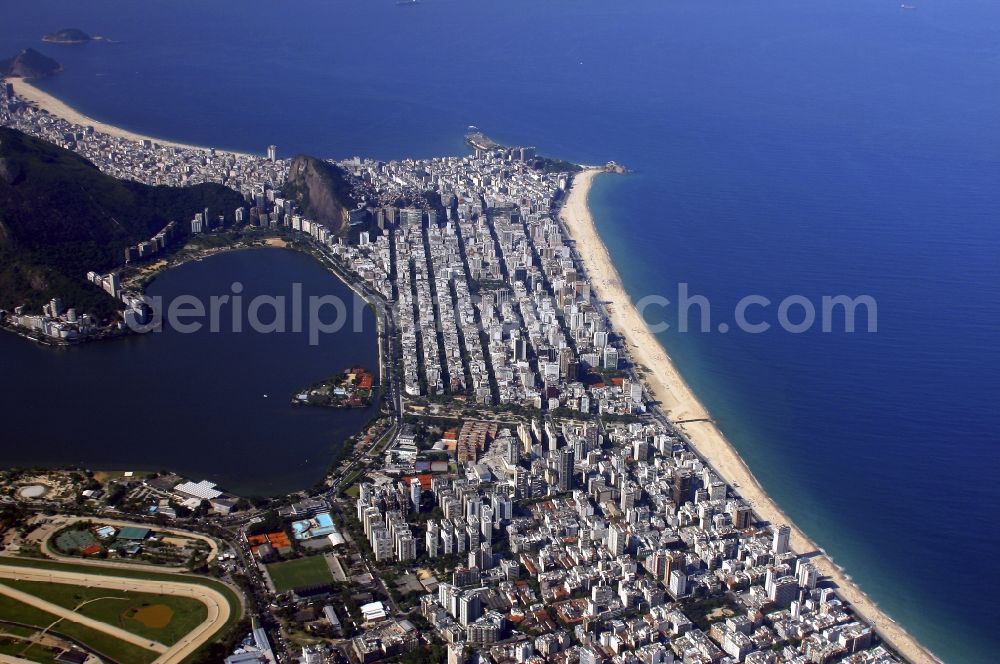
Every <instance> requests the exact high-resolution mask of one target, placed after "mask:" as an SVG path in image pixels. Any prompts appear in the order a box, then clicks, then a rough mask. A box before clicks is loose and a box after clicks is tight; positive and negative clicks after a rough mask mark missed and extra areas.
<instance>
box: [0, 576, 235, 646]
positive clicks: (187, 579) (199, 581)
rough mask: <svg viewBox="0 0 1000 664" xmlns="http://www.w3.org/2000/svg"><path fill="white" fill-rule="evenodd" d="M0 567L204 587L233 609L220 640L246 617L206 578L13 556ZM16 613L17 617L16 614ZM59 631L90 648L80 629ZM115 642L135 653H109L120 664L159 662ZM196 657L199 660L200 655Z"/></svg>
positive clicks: (225, 589) (223, 588)
mask: <svg viewBox="0 0 1000 664" xmlns="http://www.w3.org/2000/svg"><path fill="white" fill-rule="evenodd" d="M0 565H6V566H11V567H30V568H33V569H57V570H65V571H69V572H80V573H83V574H93V575H97V576H115V577H120V578H126V579H148V580H153V581H170V582H178V581H180V582H182V583H191V584H196V585H200V586H205V587H207V588H211V589H213V590H216V591H218V592H220V593H222V595H223V597H225V598H226V601H227V602H228V603H229V608H230V613H229V619H228V620H227V621H226V622H225V624H223V625H222V626H220V627H219V630H218V632H217V633H216V636H221V635H223V634H225V633H226V631H227V630H230V629H232V628H233V626H234V625H236V623H237V622H239V620H240V618H241V617H242V616H243V604H242V602H241V600H240V597H239V596H238V595H237V594H236V593H235V592H234V591H233V589H232V588H230V587H229V586H227V585H226V584H224V583H221V582H219V581H217V580H215V579H211V578H208V577H206V576H200V575H197V574H172V573H168V572H155V571H151V570H150V571H146V570H144V569H125V568H121V567H99V566H94V565H83V564H79V563H64V562H57V561H54V560H44V559H39V558H24V557H14V556H11V557H6V556H4V557H0ZM3 599H4V598H2V597H0V602H2V601H3ZM15 604H17V605H18V606H21V607H23V608H25V609H27V608H30V607H24V606H23V605H21V604H19V603H16V602H15ZM199 604H200V602H199ZM14 613H15V615H16V611H15V612H14ZM43 613H44V612H43ZM0 614H2V611H0ZM46 615H47V614H46ZM52 619H53V620H54V619H55V618H54V617H53V618H52ZM0 620H10V621H13V622H26V621H24V620H20V621H19V620H17V619H16V618H13V617H9V618H8V617H3V616H2V615H0ZM50 622H51V620H50ZM46 624H48V623H46ZM64 625H71V628H68V629H62V627H63V626H64ZM58 627H59V629H57V630H56V631H58V632H62V633H64V634H66V635H68V636H74V638H78V640H79V641H81V642H83V643H88V644H89V643H90V641H87V640H85V639H83V638H79V637H76V636H75V634H74V633H73V632H72V631H71V629H75V628H77V627H80V626H77V625H73V624H72V623H67V622H65V621H64V622H61V623H59V626H58ZM80 629H85V628H83V627H80ZM96 636H97V637H98V638H108V637H105V636H104V635H103V634H100V633H98V634H97V635H96ZM113 641H114V642H115V643H118V644H121V646H122V647H123V648H125V649H131V650H132V651H134V653H133V654H131V655H129V654H125V655H122V654H121V650H120V649H119V650H116V651H114V652H106V654H107V655H108V656H110V657H112V658H113V659H116V660H118V661H120V662H129V664H131V662H136V663H137V664H143V663H144V662H148V661H152V660H153V659H155V658H156V654H155V653H153V652H150V651H146V650H144V649H142V648H136V647H135V646H133V645H131V644H129V643H123V642H122V641H119V640H118V639H113ZM94 647H95V649H98V650H99V649H100V648H98V647H97V646H94ZM207 647H208V646H207V645H206V646H203V647H202V649H200V650H199V652H201V650H204V649H205V648H207ZM115 652H117V653H118V654H117V655H116V654H115ZM195 656H197V654H196V655H195ZM192 658H193V657H192ZM192 658H189V659H192Z"/></svg>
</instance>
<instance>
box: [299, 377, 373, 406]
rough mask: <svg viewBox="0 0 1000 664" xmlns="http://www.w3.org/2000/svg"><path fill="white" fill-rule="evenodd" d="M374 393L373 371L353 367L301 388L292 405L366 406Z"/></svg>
mask: <svg viewBox="0 0 1000 664" xmlns="http://www.w3.org/2000/svg"><path fill="white" fill-rule="evenodd" d="M374 393H375V378H374V377H373V376H372V373H371V372H370V371H368V370H367V369H363V368H361V367H351V368H350V369H344V370H343V371H341V372H340V373H338V374H336V375H334V376H331V377H330V378H327V379H326V380H323V381H320V382H318V383H315V384H313V385H311V386H309V387H307V388H306V389H304V390H301V391H300V392H298V393H297V394H296V395H295V396H293V397H292V405H295V406H321V407H324V408H364V407H366V406H368V405H369V404H370V403H371V402H372V396H373V395H374Z"/></svg>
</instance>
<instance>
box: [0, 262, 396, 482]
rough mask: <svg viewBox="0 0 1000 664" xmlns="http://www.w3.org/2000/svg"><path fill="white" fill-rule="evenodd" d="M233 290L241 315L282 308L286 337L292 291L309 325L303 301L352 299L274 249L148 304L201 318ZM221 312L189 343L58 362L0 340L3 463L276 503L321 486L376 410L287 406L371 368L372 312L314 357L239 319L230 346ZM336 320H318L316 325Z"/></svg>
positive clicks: (326, 341) (50, 354)
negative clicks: (198, 307)
mask: <svg viewBox="0 0 1000 664" xmlns="http://www.w3.org/2000/svg"><path fill="white" fill-rule="evenodd" d="M234 282H239V283H240V284H242V286H243V290H242V293H241V296H242V297H243V298H244V300H243V301H244V302H245V303H249V302H251V301H252V299H253V298H255V297H257V296H260V295H267V296H273V297H284V298H287V300H286V305H285V313H286V321H287V324H286V326H285V329H287V330H291V329H292V325H291V319H290V316H291V311H292V310H291V297H292V290H291V284H293V283H299V284H301V285H302V296H303V298H304V300H303V301H304V302H305V303H306V311H308V302H309V300H308V298H309V297H310V296H313V295H315V296H323V295H327V294H331V295H335V296H337V297H340V298H342V299H343V300H344V302H347V303H350V302H351V301H352V298H353V293H352V291H351V290H350V289H348V288H347V287H346V286H344V285H343V284H342V283H341V282H340V281H338V280H337V279H336V278H335V277H333V276H332V275H331V274H329V273H328V272H326V271H325V270H324V269H323V268H322V267H320V265H319V264H318V263H317V262H316V261H315V260H313V259H312V258H311V257H309V256H306V255H304V254H299V253H295V252H293V251H290V250H281V249H250V250H246V251H238V252H232V253H227V254H221V255H217V256H213V257H212V258H209V259H206V260H203V261H200V262H195V263H187V264H185V265H182V266H180V267H178V268H175V269H173V270H170V271H168V272H165V273H163V274H162V275H160V276H159V277H158V278H157V279H156V280H155V281H153V283H152V284H150V287H149V289H148V294H149V295H151V296H153V297H156V296H160V297H162V298H163V301H164V302H167V303H169V302H171V301H173V299H174V298H177V297H181V296H193V297H194V298H197V299H198V300H199V301H201V302H203V303H206V306H207V303H208V302H210V298H211V297H213V296H222V295H230V296H232V294H233V289H232V284H233V283H234ZM241 309H243V310H244V311H246V307H241ZM352 309H353V307H349V308H348V311H351V310H352ZM220 312H222V313H223V314H224V315H223V316H220V319H219V320H220V324H219V326H218V329H219V330H220V332H219V333H214V332H212V331H211V330H210V329H209V327H208V326H207V324H206V326H205V327H203V329H202V330H201V331H199V332H196V333H193V334H188V333H185V334H181V333H180V332H178V331H176V330H174V329H172V328H170V327H169V325H168V326H167V327H166V329H165V330H164V331H163V332H162V333H148V334H145V335H135V336H132V337H129V338H126V339H122V340H117V341H109V342H107V343H98V344H90V345H87V346H81V347H73V348H69V349H51V348H46V347H42V346H38V345H36V344H32V343H29V342H27V341H25V340H23V339H21V338H20V337H17V336H15V335H12V334H0V358H3V360H2V361H3V365H4V388H3V392H2V393H3V401H2V405H0V413H2V414H3V434H2V436H3V442H4V444H3V446H2V448H0V463H2V464H3V465H4V466H33V465H39V464H44V465H50V466H51V465H70V466H80V467H85V468H94V469H123V470H130V469H131V470H161V469H169V470H174V471H177V472H179V473H182V474H185V475H188V476H191V477H194V478H201V477H205V478H208V479H211V480H213V481H215V482H217V483H218V484H219V485H220V486H222V487H223V488H225V489H228V490H231V491H235V492H237V493H241V494H243V495H255V494H256V495H269V494H281V493H287V492H289V491H294V490H298V489H304V488H306V487H308V486H310V485H311V484H312V483H314V482H316V481H318V480H320V479H321V478H322V477H323V475H324V473H325V472H326V469H327V467H328V466H329V463H330V459H331V457H332V456H333V452H334V451H335V450H336V449H337V448H338V446H339V445H340V444H341V443H342V442H343V440H344V439H345V438H347V437H348V436H351V435H353V434H355V433H357V432H358V431H359V429H360V428H361V427H362V426H363V425H364V424H365V422H367V421H368V420H369V419H370V418H371V417H372V416H373V415H374V407H372V408H369V409H364V410H362V409H357V410H345V411H333V410H327V409H322V408H307V407H294V406H292V405H291V403H290V400H291V397H292V395H293V394H295V392H296V391H297V390H299V389H301V388H303V387H306V386H307V385H309V384H311V383H314V382H317V381H319V380H322V379H324V378H327V377H329V376H332V375H334V374H336V373H337V372H339V371H341V370H342V369H344V368H345V367H348V366H355V365H361V366H367V367H370V368H371V369H373V370H374V369H375V368H376V367H377V366H378V350H377V348H376V334H375V320H374V317H373V315H372V313H371V311H370V310H369V309H367V308H363V307H362V308H360V312H361V314H360V317H359V318H360V320H359V322H360V324H361V325H360V328H359V331H357V332H355V331H354V325H353V323H352V324H350V325H348V326H347V327H345V329H343V330H342V331H340V332H337V333H336V334H334V335H330V336H325V337H321V338H320V339H319V344H318V345H311V344H310V343H309V338H308V335H307V334H305V333H302V334H296V333H293V332H291V331H289V332H286V333H278V332H274V333H254V332H251V331H249V330H250V327H249V320H250V318H249V314H248V313H247V314H246V315H245V316H244V318H243V320H244V321H246V322H244V324H243V329H244V330H245V331H244V332H242V333H236V332H234V331H233V329H234V328H233V326H232V325H231V321H232V309H231V308H230V307H229V306H224V307H222V308H220ZM259 318H260V320H261V321H263V322H271V321H273V320H274V315H273V309H272V308H270V307H267V306H265V307H262V308H261V309H260V315H259ZM333 318H334V314H333V312H332V311H331V310H327V311H324V312H323V319H324V320H327V321H332V320H333ZM194 320H195V319H193V318H192V319H185V320H182V321H181V322H182V323H184V324H186V323H189V322H194Z"/></svg>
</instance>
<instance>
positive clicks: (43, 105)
mask: <svg viewBox="0 0 1000 664" xmlns="http://www.w3.org/2000/svg"><path fill="white" fill-rule="evenodd" d="M5 80H6V81H7V82H8V83H10V84H11V85H12V86H14V93H15V94H16V95H17V96H18V97H21V98H22V99H24V100H26V101H28V102H29V103H32V104H34V105H35V106H37V107H38V108H40V109H41V110H43V111H46V112H47V113H49V114H51V115H55V116H58V117H60V118H62V119H64V120H66V121H68V122H72V123H73V124H78V125H83V126H91V127H93V128H94V131H96V132H100V133H102V134H107V135H109V136H114V137H116V138H124V139H126V140H129V141H152V142H153V143H157V144H159V145H163V146H165V147H171V148H179V149H181V150H215V151H216V152H219V153H223V154H231V155H234V156H237V157H249V156H251V155H249V154H248V153H246V152H236V151H234V150H223V149H221V148H211V147H206V146H203V145H190V144H188V143H178V142H177V141H168V140H164V139H162V138H157V137H155V136H146V135H143V134H138V133H136V132H134V131H128V130H127V129H122V128H121V127H116V126H115V125H111V124H108V123H106V122H101V121H100V120H95V119H93V118H92V117H90V116H88V115H84V114H83V113H81V112H80V111H78V110H76V109H75V108H73V107H72V106H70V105H69V104H67V103H66V102H64V101H62V100H61V99H59V98H57V97H54V96H52V95H50V94H49V93H48V92H45V91H44V90H42V89H41V88H38V87H36V86H34V85H32V84H31V82H29V81H27V80H25V79H23V78H13V77H12V78H8V79H5Z"/></svg>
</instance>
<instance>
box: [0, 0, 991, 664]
mask: <svg viewBox="0 0 1000 664" xmlns="http://www.w3.org/2000/svg"><path fill="white" fill-rule="evenodd" d="M911 4H916V5H917V9H915V10H912V11H903V10H901V8H900V6H899V2H898V1H897V2H893V1H889V0H884V1H883V0H844V1H842V2H836V3H831V2H820V1H817V0H806V1H802V0H775V1H774V2H768V3H739V2H734V1H729V0H723V1H720V2H704V1H703V0H637V1H636V2H631V3H627V4H625V3H611V2H606V1H603V0H577V1H572V2H571V1H570V0H554V1H552V2H545V3H537V2H529V1H528V0H511V1H509V2H506V3H495V2H486V1H485V0H424V1H423V2H422V3H421V4H420V5H419V6H417V7H397V6H395V4H394V2H392V0H385V1H384V2H383V1H381V0H379V1H371V2H359V1H354V0H351V1H346V0H335V1H333V2H319V1H309V0H307V1H305V2H301V3H297V4H296V5H295V8H294V9H290V8H288V7H284V6H276V5H274V4H273V3H266V2H263V1H261V0H249V1H248V2H239V3H237V2H235V1H232V0H227V1H221V2H215V3H195V2H190V1H189V2H170V3H167V2H152V3H145V4H143V5H142V7H141V8H140V7H138V6H137V5H135V4H134V3H130V2H126V1H124V0H122V1H120V2H105V1H99V2H92V3H87V5H86V6H83V5H79V4H78V3H74V2H69V1H68V0H67V1H58V2H50V3H45V4H44V5H43V4H38V5H34V6H28V7H23V8H19V11H18V12H17V14H16V15H15V16H5V19H6V20H5V21H4V22H3V23H2V24H0V48H2V50H3V52H6V51H14V50H16V49H17V48H21V47H23V46H24V45H27V44H29V43H34V44H35V46H36V47H38V48H39V49H40V50H42V51H44V52H46V53H48V54H50V55H53V56H55V57H57V58H58V59H59V60H60V61H62V62H63V63H64V64H65V65H66V71H65V72H64V73H63V74H61V75H59V76H58V77H55V78H52V79H50V80H48V81H45V82H44V83H43V86H44V87H45V88H46V89H47V90H49V91H51V92H53V93H54V94H57V95H59V96H60V97H62V98H64V99H65V100H67V101H69V102H70V103H72V104H74V105H77V106H78V107H79V108H80V109H81V110H83V111H84V112H86V113H89V114H92V115H94V116H96V117H98V118H101V119H103V120H108V121H112V122H115V123H118V124H121V125H122V126H125V127H127V128H130V129H135V130H139V131H144V132H148V133H152V134H156V135H163V136H165V137H169V138H174V139H178V140H184V141H191V142H205V143H212V144H216V145H221V146H225V147H232V148H240V149H245V150H258V151H261V150H263V146H264V145H266V144H268V143H271V142H274V143H277V144H278V145H279V149H280V150H281V151H282V152H284V153H285V154H291V153H294V152H297V151H307V152H310V153H313V154H319V155H331V156H349V155H354V154H362V155H370V156H375V157H379V158H398V157H405V156H421V157H427V156H433V155H436V154H442V153H459V152H462V151H463V150H464V148H463V146H462V142H461V135H462V132H463V131H464V130H465V128H466V126H467V125H469V124H476V125H478V126H480V127H481V128H483V129H484V130H486V131H488V132H489V133H490V134H492V135H493V136H494V137H495V138H497V139H498V140H501V141H505V142H512V143H530V144H537V145H538V146H539V148H540V149H541V151H542V152H543V153H547V154H553V155H557V156H560V157H565V158H569V159H574V160H578V161H583V162H600V161H604V160H607V159H616V160H619V161H621V162H623V163H625V164H627V165H628V166H630V167H631V168H632V169H633V173H631V174H630V175H628V176H624V177H612V176H607V177H602V178H601V179H599V180H598V182H597V184H596V185H595V188H594V190H593V194H592V205H593V207H594V210H595V216H596V219H597V224H598V227H599V229H600V231H601V234H602V236H603V237H604V239H605V241H606V242H607V244H608V246H609V250H610V251H611V253H612V256H613V257H614V259H615V261H616V263H617V265H618V267H619V269H620V271H621V272H622V276H623V279H624V280H625V283H626V286H627V287H628V289H629V291H630V292H631V293H632V294H633V296H634V297H635V298H639V297H642V296H643V295H648V294H665V295H667V296H668V297H671V298H673V297H674V295H675V294H676V288H677V284H678V282H685V283H688V284H690V289H691V291H692V292H693V293H698V294H703V295H705V296H707V297H708V298H709V299H710V300H711V304H712V311H713V320H717V321H729V322H731V320H732V312H733V309H734V306H735V304H736V302H737V301H738V300H739V299H740V298H741V297H743V296H745V295H748V294H761V295H764V296H767V297H769V298H771V299H772V300H773V301H775V302H777V301H779V300H781V299H782V298H784V297H786V296H788V295H791V294H801V295H804V296H806V297H807V298H809V299H810V300H816V299H817V298H819V297H821V296H822V295H836V294H846V295H851V296H854V295H859V294H869V295H872V296H873V297H875V298H876V300H877V302H878V323H879V326H878V327H879V330H878V333H876V334H850V335H849V334H824V333H822V332H819V331H817V330H813V331H810V332H808V333H805V334H799V335H793V334H785V333H781V332H777V331H774V332H769V333H767V334H760V335H751V334H742V333H737V332H730V333H727V334H721V333H718V332H711V333H706V334H701V333H689V334H678V333H676V332H668V333H665V334H664V335H663V336H662V338H663V341H664V343H665V344H666V346H667V347H668V349H669V350H670V352H671V354H672V355H673V357H674V358H675V360H676V361H677V363H678V365H679V366H680V368H681V370H682V371H683V373H684V375H685V377H686V378H687V379H688V380H689V382H690V383H691V384H692V386H693V387H694V388H695V390H696V391H697V393H698V394H699V395H700V397H701V398H702V399H703V400H704V401H705V403H706V404H707V405H708V407H709V408H710V409H711V411H712V413H713V415H714V416H715V417H716V419H717V420H718V421H719V423H720V425H721V426H722V428H723V429H724V431H725V432H726V433H727V435H728V436H729V437H730V439H731V440H732V441H733V443H734V445H736V447H737V448H738V449H739V451H740V453H741V454H742V455H743V456H744V458H745V459H746V460H747V462H748V463H749V464H750V466H751V468H752V469H753V471H754V473H755V474H756V475H757V476H758V477H759V478H760V480H761V481H762V482H763V484H764V485H765V487H766V488H767V490H768V491H769V492H770V493H772V494H773V495H774V497H775V498H776V499H777V500H778V502H779V503H780V504H781V505H782V506H783V508H784V509H786V510H787V511H788V513H789V514H790V515H791V517H792V518H793V519H794V520H795V521H796V523H798V524H799V525H800V526H802V527H803V528H804V529H805V530H806V531H807V532H808V533H809V534H810V535H811V536H812V537H813V538H814V539H815V540H816V541H818V542H819V543H820V544H821V545H822V546H823V547H824V548H825V549H826V550H827V551H828V552H830V553H831V554H832V555H833V556H834V558H835V560H836V561H837V562H839V563H841V564H843V565H844V566H845V567H846V568H847V569H848V571H849V573H850V574H852V575H853V576H854V577H855V578H856V579H857V580H858V581H859V583H860V584H861V586H862V587H863V588H864V589H865V590H866V591H867V592H869V593H870V594H871V595H873V596H874V597H875V598H876V599H877V600H878V601H879V602H880V603H881V604H882V605H883V606H884V607H885V608H886V609H887V610H888V611H889V613H890V614H891V615H892V616H894V617H895V618H897V619H898V620H899V621H900V622H902V623H903V624H904V625H906V626H907V627H908V628H909V629H910V630H911V631H913V632H914V633H915V634H917V636H918V637H919V638H920V639H921V640H923V641H924V642H925V643H926V644H927V645H928V646H929V647H930V648H931V649H933V650H934V651H935V652H937V653H939V654H940V655H941V656H942V657H944V658H945V659H947V660H948V661H953V662H992V661H995V659H996V657H995V655H994V651H996V650H997V649H998V648H1000V641H998V639H997V635H996V632H995V629H994V626H995V625H996V624H998V623H1000V613H998V609H997V605H996V604H995V602H993V601H992V599H991V597H990V595H989V593H990V591H996V589H997V588H996V583H995V582H992V581H991V580H990V578H991V577H990V576H989V574H988V572H987V571H986V570H989V569H990V563H991V562H992V555H991V554H992V553H993V552H994V551H996V550H997V548H998V545H1000V529H998V528H997V527H996V524H995V519H994V518H993V514H995V513H996V511H997V509H998V508H1000V482H998V480H1000V451H998V447H997V444H996V443H997V431H1000V414H998V410H997V409H996V406H995V403H996V398H997V395H998V394H1000V350H998V346H997V344H996V342H995V339H996V336H997V333H998V332H1000V286H998V284H1000V267H998V265H1000V261H998V260H997V257H998V256H1000V225H998V224H997V218H998V214H1000V213H998V210H1000V187H998V186H997V185H998V184H1000V163H998V154H1000V115H998V114H997V113H996V112H995V110H996V108H997V107H998V105H1000V86H997V85H996V81H997V80H1000V46H998V44H1000V20H998V19H1000V6H998V5H997V4H996V3H993V2H988V1H986V0H970V1H969V2H963V3H949V2H944V1H943V0H927V1H920V2H916V3H911ZM64 26H77V27H80V28H83V29H85V30H88V31H91V32H95V33H103V34H106V35H108V36H110V37H113V38H115V39H118V40H120V42H121V43H119V44H113V45H106V44H90V45H87V46H84V47H66V48H56V47H54V46H42V45H40V44H38V43H37V42H33V41H32V40H35V39H37V36H39V35H41V34H42V33H44V32H47V31H49V30H52V29H55V28H58V27H64ZM667 316H668V320H671V321H673V322H676V320H675V318H674V314H673V312H670V311H668V312H667ZM716 316H718V318H716ZM772 320H773V318H772ZM713 329H714V326H713Z"/></svg>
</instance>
